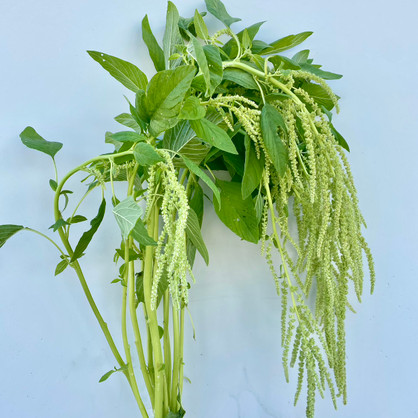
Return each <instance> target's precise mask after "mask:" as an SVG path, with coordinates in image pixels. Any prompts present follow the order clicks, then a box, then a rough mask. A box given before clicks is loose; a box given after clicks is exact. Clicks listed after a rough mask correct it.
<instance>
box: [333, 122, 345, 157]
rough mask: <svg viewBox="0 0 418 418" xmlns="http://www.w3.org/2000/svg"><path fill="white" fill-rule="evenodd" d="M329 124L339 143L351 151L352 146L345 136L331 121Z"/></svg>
mask: <svg viewBox="0 0 418 418" xmlns="http://www.w3.org/2000/svg"><path fill="white" fill-rule="evenodd" d="M329 126H330V128H331V132H332V134H333V135H334V138H335V140H336V141H337V142H338V144H340V145H341V146H342V147H343V148H344V149H345V150H347V151H348V152H350V147H349V146H348V144H347V141H346V140H345V139H344V137H343V136H342V135H341V134H340V133H339V132H338V131H337V130H336V129H335V128H334V125H333V124H332V123H331V122H329Z"/></svg>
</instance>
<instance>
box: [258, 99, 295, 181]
mask: <svg viewBox="0 0 418 418" xmlns="http://www.w3.org/2000/svg"><path fill="white" fill-rule="evenodd" d="M260 124H261V133H262V135H263V140H264V145H265V147H266V150H267V153H268V155H269V157H270V159H271V161H272V163H273V165H274V167H275V169H276V171H277V173H278V174H279V176H283V175H284V173H285V172H286V168H287V166H288V163H289V157H288V153H287V149H286V147H285V145H284V144H283V142H282V140H281V139H280V137H279V134H278V132H277V130H278V128H279V127H280V128H282V129H283V130H284V131H286V125H285V123H284V120H283V117H282V115H281V114H280V113H279V112H278V111H277V109H276V108H275V107H274V106H272V105H271V104H269V103H266V104H265V105H264V106H263V109H262V111H261V123H260Z"/></svg>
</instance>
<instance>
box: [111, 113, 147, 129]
mask: <svg viewBox="0 0 418 418" xmlns="http://www.w3.org/2000/svg"><path fill="white" fill-rule="evenodd" d="M115 121H116V122H119V123H120V124H121V125H123V126H126V127H128V128H131V129H133V130H134V131H135V132H138V133H139V132H141V127H140V126H139V124H138V122H137V121H136V120H135V118H134V117H133V116H132V115H131V114H130V113H121V114H120V115H118V116H116V117H115Z"/></svg>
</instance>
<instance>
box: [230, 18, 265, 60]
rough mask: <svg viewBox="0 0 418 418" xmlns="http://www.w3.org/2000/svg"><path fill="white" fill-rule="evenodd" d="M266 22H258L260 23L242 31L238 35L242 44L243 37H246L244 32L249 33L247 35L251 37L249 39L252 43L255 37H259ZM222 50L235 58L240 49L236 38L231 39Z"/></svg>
mask: <svg viewBox="0 0 418 418" xmlns="http://www.w3.org/2000/svg"><path fill="white" fill-rule="evenodd" d="M263 23H264V22H258V23H254V24H253V25H251V26H249V27H247V28H245V29H244V30H242V31H241V32H238V33H237V37H238V39H239V41H240V42H242V37H243V35H244V32H245V31H247V35H248V37H249V39H250V40H251V43H252V41H253V39H254V37H255V35H257V33H258V31H259V29H260V27H261V25H262V24H263ZM222 50H223V51H225V53H226V54H227V55H228V56H229V57H230V58H235V57H236V55H237V52H238V47H237V43H236V42H235V39H234V38H231V39H230V40H229V41H228V42H227V43H226V44H225V45H224V46H223V47H222Z"/></svg>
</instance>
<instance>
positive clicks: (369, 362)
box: [0, 0, 418, 418]
mask: <svg viewBox="0 0 418 418" xmlns="http://www.w3.org/2000/svg"><path fill="white" fill-rule="evenodd" d="M226 4H227V6H228V10H229V11H230V13H231V14H232V15H233V16H239V17H241V18H242V19H243V22H239V23H238V24H236V25H235V29H238V28H242V27H244V25H249V24H252V23H254V22H257V21H260V20H267V23H265V25H264V26H263V28H262V30H261V36H260V38H262V39H265V40H274V39H277V38H279V37H280V36H284V35H287V34H289V33H297V32H301V31H305V30H312V31H314V35H313V36H312V37H311V38H310V39H309V40H308V41H307V42H306V44H304V45H306V46H304V48H309V49H311V50H312V55H313V57H314V58H315V59H316V61H317V62H319V63H321V64H323V65H324V67H325V68H326V69H329V70H331V71H335V72H341V73H343V74H344V78H343V79H342V80H340V81H337V82H332V84H331V85H332V87H333V88H334V89H335V91H336V93H337V94H338V95H340V96H341V97H342V99H341V114H340V115H339V116H338V117H336V119H335V125H336V126H337V127H338V128H339V130H340V131H341V132H342V133H343V134H344V136H345V137H346V138H347V140H348V141H349V144H350V146H351V149H352V152H351V154H350V162H351V164H352V168H353V172H354V176H355V179H356V183H357V187H358V192H359V198H360V202H361V207H362V210H363V214H364V216H365V218H366V220H367V221H368V225H369V228H368V230H367V232H366V237H367V239H368V241H369V243H370V246H371V248H372V250H373V253H374V255H375V258H376V266H377V286H376V291H375V294H374V296H372V297H370V296H369V295H367V294H366V295H365V296H364V301H363V304H362V305H360V306H356V309H357V312H358V313H357V315H351V314H350V315H349V316H348V320H347V339H348V350H347V351H348V385H349V403H348V405H347V406H345V407H343V406H341V407H340V408H339V411H338V412H334V411H333V409H332V407H331V404H330V402H329V400H326V401H322V400H318V402H317V415H316V416H317V417H318V418H325V417H327V418H328V417H335V418H353V417H355V418H371V417H379V418H393V417H396V416H402V417H403V418H409V417H415V416H417V415H418V413H417V406H416V399H415V398H416V395H414V393H415V392H416V375H417V372H418V364H417V355H416V347H417V343H418V338H417V323H418V309H417V303H416V300H417V297H416V295H417V293H418V280H417V261H416V257H417V254H418V246H417V232H418V231H417V216H416V214H417V205H418V199H417V180H418V178H417V177H418V176H417V168H416V159H417V152H418V145H417V144H418V138H417V132H418V126H417V125H418V122H417V121H418V118H417V104H416V102H417V97H418V94H417V93H418V91H417V82H416V76H417V71H418V68H417V67H418V65H417V64H418V60H417V40H418V33H417V24H416V16H417V8H416V6H415V2H413V1H412V0H410V1H397V2H389V1H364V0H363V1H359V0H355V1H350V2H335V1H329V0H318V1H315V2H312V1H308V0H301V1H299V2H297V3H295V2H290V1H287V2H277V1H258V2H249V1H243V0H229V1H227V2H226ZM196 6H198V7H199V9H202V8H203V2H201V1H199V2H192V1H190V0H187V1H181V2H179V4H178V7H179V9H180V13H181V14H182V15H183V16H189V15H191V14H192V13H193V11H194V8H195V7H196ZM165 8H166V2H165V1H162V0H154V1H152V2H143V1H135V0H120V1H103V0H102V1H99V0H88V1H85V0H83V1H82V0H73V1H71V2H64V1H51V0H38V1H36V2H35V1H28V0H25V1H23V0H13V1H12V0H3V1H2V2H1V5H0V52H1V65H0V97H1V100H0V120H1V141H0V202H1V205H0V223H18V224H20V223H21V224H24V225H29V226H32V227H34V228H38V229H40V230H42V231H46V230H47V228H48V226H49V225H51V224H52V223H53V221H52V219H53V216H52V192H51V190H50V189H49V186H48V179H49V178H51V177H52V176H53V169H52V166H51V164H50V160H49V157H47V156H46V155H41V154H38V153H36V152H34V151H31V150H28V149H26V148H25V147H23V145H22V144H21V143H20V140H19V138H18V134H19V133H20V132H21V130H22V129H23V128H24V127H25V126H26V125H32V126H34V127H35V128H36V129H37V130H38V131H39V132H40V133H41V135H43V136H44V137H45V138H46V139H48V140H59V141H62V142H64V148H63V150H62V151H61V152H60V154H59V156H58V158H57V161H58V165H59V170H60V173H64V172H66V171H68V170H69V169H70V168H72V167H73V166H75V165H77V164H78V163H80V162H82V161H84V160H86V159H88V158H90V157H92V156H94V155H96V154H97V153H102V152H106V151H110V147H109V146H108V145H105V144H104V132H105V131H106V130H116V129H117V124H116V122H114V121H113V117H114V116H115V115H117V114H119V113H121V112H124V111H126V110H127V108H126V102H125V99H124V98H123V94H128V95H129V92H128V91H127V90H126V89H124V87H123V86H121V85H119V84H118V83H117V82H116V81H114V80H113V79H111V77H110V76H108V75H107V74H106V73H105V72H104V71H103V70H102V69H101V68H99V66H98V65H97V63H95V62H94V61H93V60H91V58H90V57H89V56H88V55H87V54H86V53H85V52H84V51H85V50H87V49H94V50H99V51H103V52H106V53H109V54H113V55H116V56H118V57H121V58H125V59H127V60H130V61H132V62H134V63H136V64H137V65H139V66H140V67H141V68H142V69H143V70H144V71H145V72H146V73H147V74H148V75H151V74H152V72H153V71H152V64H151V62H150V60H149V58H147V54H146V50H145V46H144V44H143V43H142V41H141V40H140V21H141V19H142V17H143V15H144V14H145V13H148V15H149V18H150V22H151V26H152V27H153V29H154V31H155V32H156V34H157V35H158V36H161V34H162V29H163V19H164V16H165ZM210 22H211V27H212V28H220V26H218V24H217V23H216V22H215V21H214V20H213V19H210ZM90 202H91V203H88V204H87V205H86V209H85V214H86V215H92V214H93V213H94V212H95V211H96V210H97V206H98V197H97V196H96V199H95V198H92V199H91V200H90ZM207 212H208V213H207V215H208V216H207V218H206V221H205V226H204V232H203V234H204V237H205V239H206V240H207V243H208V248H209V252H210V256H211V264H210V266H209V267H208V268H207V267H205V266H204V264H203V263H202V262H201V260H199V261H198V263H197V270H196V277H197V284H196V285H195V286H193V290H192V292H191V303H190V310H191V313H192V315H193V319H194V322H195V326H196V333H197V340H196V342H194V341H193V339H192V337H191V331H190V330H189V332H188V334H187V335H186V356H185V358H186V368H185V374H186V375H187V376H188V377H189V378H190V379H191V381H192V385H189V384H186V386H185V393H184V406H185V408H186V410H187V412H188V414H187V415H186V416H187V417H190V418H213V417H217V418H235V417H237V418H238V417H242V418H257V417H260V418H265V417H277V418H296V417H297V418H302V417H303V416H304V399H302V402H300V404H299V405H298V407H297V408H294V407H293V406H292V399H293V393H294V387H295V379H294V378H293V381H292V382H291V384H286V383H285V382H284V377H283V373H282V369H281V365H280V356H281V351H280V347H279V337H280V326H279V320H278V316H279V313H280V307H279V300H278V299H277V297H276V296H275V294H274V286H273V283H272V280H271V279H270V277H269V273H268V270H267V268H266V266H265V263H264V261H263V259H262V258H261V256H260V255H259V251H258V248H257V247H256V246H254V245H251V244H247V243H241V242H240V241H239V239H237V238H236V237H234V236H233V235H232V233H230V232H228V231H227V230H226V229H225V228H224V227H223V226H222V225H221V224H220V223H219V221H218V220H217V219H216V217H214V215H213V213H212V212H211V210H208V211H207ZM106 219H107V220H108V221H111V215H110V214H107V215H106ZM221 234H222V235H221ZM220 236H222V238H221V239H220V238H219V237H220ZM117 240H118V232H117V227H116V225H115V224H114V223H112V222H109V224H108V225H107V226H104V227H103V228H102V229H101V230H100V231H99V232H98V234H97V238H96V239H95V242H94V244H93V245H92V251H91V259H90V261H87V260H83V266H84V267H85V270H86V276H87V277H88V280H89V283H90V284H91V288H92V291H93V294H94V296H95V299H96V301H97V304H98V305H99V307H100V308H101V309H102V311H103V315H104V316H105V319H106V320H107V321H108V323H109V327H110V328H111V329H112V330H113V331H114V335H115V339H116V342H117V344H118V345H121V344H120V343H121V338H120V332H119V320H118V319H117V318H118V317H119V311H120V301H119V299H120V298H119V296H120V293H119V292H120V289H119V288H118V287H117V286H115V285H109V282H110V281H111V280H112V279H113V278H114V274H115V272H114V271H113V270H111V268H112V266H110V267H109V266H107V265H106V264H105V263H104V261H105V260H106V259H108V258H110V257H111V256H112V251H113V248H114V246H115V245H116V244H117ZM58 261H59V258H58V254H56V253H55V250H54V248H53V247H52V246H50V244H48V242H46V241H44V240H41V239H40V238H38V237H37V236H35V235H30V234H28V233H25V234H23V233H22V234H19V235H17V236H16V237H15V238H14V239H13V240H11V241H10V242H8V243H7V244H6V245H5V246H4V247H3V248H2V249H1V251H0V277H1V279H0V332H1V335H0V358H1V360H2V361H1V375H2V378H1V379H0V416H1V417H4V418H57V417H60V418H73V417H81V418H95V417H101V418H114V417H134V416H138V413H137V411H136V405H135V403H134V400H133V397H132V396H131V395H130V393H129V390H128V387H127V385H126V382H125V381H124V379H123V378H122V376H114V377H112V378H111V379H109V380H108V381H107V382H105V383H103V384H100V385H99V384H97V381H98V379H99V377H100V376H101V375H102V374H103V373H105V372H106V371H107V370H109V369H111V368H112V367H113V366H114V365H115V364H114V361H113V358H112V355H111V353H110V350H109V349H108V347H107V346H106V343H105V340H104V338H103V337H102V334H101V333H100V330H99V328H98V326H97V323H96V321H95V319H94V317H93V315H92V313H91V312H90V310H89V308H88V306H87V303H86V301H85V300H84V297H83V295H82V292H81V289H80V288H79V284H78V283H77V281H76V278H75V277H74V275H73V274H72V272H70V271H66V272H64V273H63V274H62V276H60V277H59V278H54V277H53V269H54V266H55V264H56V263H57V262H58Z"/></svg>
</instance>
